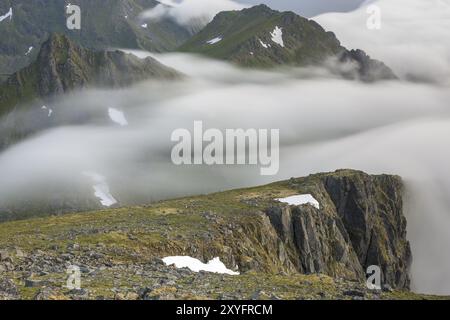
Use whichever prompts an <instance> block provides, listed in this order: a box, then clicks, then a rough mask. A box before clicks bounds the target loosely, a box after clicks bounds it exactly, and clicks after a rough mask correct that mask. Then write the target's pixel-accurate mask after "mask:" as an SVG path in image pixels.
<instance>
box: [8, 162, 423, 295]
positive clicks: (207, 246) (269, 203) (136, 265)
mask: <svg viewBox="0 0 450 320" xmlns="http://www.w3.org/2000/svg"><path fill="white" fill-rule="evenodd" d="M402 190H403V187H402V182H401V179H400V178H399V177H396V176H389V175H380V176H371V175H367V174H365V173H362V172H358V171H351V170H343V171H337V172H334V173H327V174H316V175H312V176H310V177H306V178H299V179H291V180H289V181H284V182H279V183H274V184H271V185H267V186H262V187H256V188H251V189H244V190H233V191H227V192H223V193H218V194H212V195H206V196H199V197H190V198H183V199H177V200H170V201H162V202H159V203H155V204H152V205H149V206H145V207H132V208H120V209H111V210H105V211H98V212H90V213H80V214H69V215H64V216H59V217H48V218H41V219H28V220H25V221H16V222H6V223H2V224H0V252H1V256H2V259H1V261H0V273H1V275H2V278H3V279H4V280H3V284H0V295H1V294H3V296H7V295H9V296H11V295H12V296H14V295H15V296H19V297H22V298H52V297H53V298H61V297H68V298H74V299H78V298H83V299H84V298H87V299H94V298H125V299H146V298H162V299H165V298H193V299H195V298H205V297H206V298H213V299H216V298H217V299H233V298H234V299H241V298H247V299H248V298H252V297H255V298H280V299H305V298H308V299H309V298H315V299H323V298H325V299H347V298H366V299H380V298H402V297H403V298H405V297H408V298H411V297H419V296H414V295H413V294H411V293H408V288H409V282H410V279H409V265H410V263H411V252H410V248H409V244H408V241H407V239H406V221H405V218H404V216H403V212H402V209H403V208H402ZM299 194H300V195H303V194H311V195H312V196H313V197H314V198H315V199H316V200H317V201H318V203H319V204H320V206H314V205H310V204H303V205H292V206H290V205H288V204H285V203H283V202H280V201H277V200H275V199H279V198H284V197H288V196H292V195H299ZM167 256H191V257H194V258H197V259H199V260H201V261H203V262H205V263H206V262H207V261H210V260H211V259H213V258H215V257H219V258H220V260H221V261H222V262H224V264H225V265H226V266H227V267H228V268H230V269H233V270H235V271H238V272H240V275H239V276H229V275H217V274H210V273H205V272H201V273H195V272H192V271H190V270H188V269H176V268H174V267H168V266H165V265H164V264H163V263H162V262H161V259H162V258H164V257H167ZM70 265H77V266H79V267H80V268H81V270H82V279H83V280H82V283H83V290H82V291H70V290H68V289H64V288H63V287H62V285H63V284H64V283H65V279H66V276H67V275H66V269H67V267H68V266H70ZM369 265H378V266H379V267H380V268H381V270H382V283H383V291H377V290H375V291H373V290H369V289H368V288H367V287H366V286H365V277H366V268H367V266H369ZM2 286H3V287H2ZM2 288H3V289H2ZM393 289H394V291H392V290H393ZM2 290H3V293H2Z"/></svg>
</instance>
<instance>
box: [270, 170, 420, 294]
mask: <svg viewBox="0 0 450 320" xmlns="http://www.w3.org/2000/svg"><path fill="white" fill-rule="evenodd" d="M290 183H291V184H292V185H293V187H295V188H299V189H300V190H302V189H303V188H304V185H305V184H308V190H309V191H308V192H311V193H312V194H314V195H315V197H316V198H317V199H318V200H319V202H320V203H321V209H317V208H315V207H313V206H310V205H302V206H286V205H277V206H273V207H271V208H269V209H267V211H266V214H267V215H268V216H269V218H270V221H271V223H272V225H273V227H274V228H275V229H276V231H277V234H278V236H279V238H280V239H281V241H282V242H283V244H284V246H285V247H286V251H290V252H294V254H291V257H290V259H291V262H292V263H293V264H294V265H295V266H296V268H297V269H298V270H299V271H300V272H302V273H325V274H328V275H331V276H343V275H345V276H347V277H351V278H354V279H359V280H363V279H364V278H365V274H366V270H367V268H368V267H369V266H371V265H376V266H379V267H380V268H381V270H382V282H383V283H384V284H388V285H390V286H392V287H395V288H409V284H410V279H409V266H410V263H411V250H410V246H409V243H408V241H407V240H406V219H405V217H404V215H403V202H402V194H403V193H402V191H403V185H402V181H401V179H400V178H399V177H396V176H388V175H381V176H370V175H367V174H364V173H362V172H356V171H338V172H336V173H333V174H322V175H315V176H311V177H309V178H306V179H293V180H291V182H290Z"/></svg>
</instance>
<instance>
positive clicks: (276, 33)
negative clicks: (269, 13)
mask: <svg viewBox="0 0 450 320" xmlns="http://www.w3.org/2000/svg"><path fill="white" fill-rule="evenodd" d="M270 35H271V36H272V41H273V42H275V43H276V44H279V45H280V46H282V47H283V48H284V41H283V29H282V28H280V27H278V26H276V27H275V29H274V30H273V32H272V33H271V34H270Z"/></svg>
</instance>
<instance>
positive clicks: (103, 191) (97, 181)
mask: <svg viewBox="0 0 450 320" xmlns="http://www.w3.org/2000/svg"><path fill="white" fill-rule="evenodd" d="M83 174H84V175H85V176H86V177H89V178H91V179H92V181H93V182H94V185H93V186H92V188H93V189H94V195H95V196H96V197H97V198H99V199H100V203H101V204H102V205H103V206H105V207H110V206H112V205H113V204H116V203H117V200H116V199H114V197H113V196H112V195H111V193H110V191H109V186H108V184H107V183H106V178H105V177H104V176H102V175H100V174H98V173H95V172H83Z"/></svg>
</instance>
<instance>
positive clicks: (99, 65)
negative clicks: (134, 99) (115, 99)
mask: <svg viewBox="0 0 450 320" xmlns="http://www.w3.org/2000/svg"><path fill="white" fill-rule="evenodd" d="M176 76H177V73H176V72H175V71H174V70H172V69H169V68H167V67H165V66H163V65H162V64H160V63H159V62H157V61H156V60H154V59H152V58H146V59H144V60H141V59H139V58H137V57H135V56H133V55H130V54H126V53H123V52H121V51H93V50H90V49H86V48H83V47H80V46H78V45H76V44H75V43H74V42H72V41H71V40H69V38H68V37H66V36H64V35H59V34H53V35H52V36H51V37H50V38H49V39H48V40H47V41H46V42H45V43H44V44H43V45H42V48H41V50H40V52H39V55H38V56H37V58H36V60H35V61H34V62H33V63H32V64H31V65H29V66H28V67H26V68H24V69H22V70H20V71H19V72H17V73H15V74H13V75H12V76H10V77H9V78H8V80H7V81H6V82H5V83H4V84H2V85H0V115H2V114H4V113H7V112H9V111H11V110H12V109H13V108H15V107H16V106H19V105H22V104H24V103H26V102H30V101H33V100H35V99H37V100H42V99H45V98H49V97H52V96H55V95H58V94H63V93H65V92H69V91H71V90H74V89H81V88H85V87H92V86H95V87H121V86H126V85H129V84H130V83H133V82H136V81H141V80H144V79H150V78H158V79H172V78H175V77H176Z"/></svg>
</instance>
